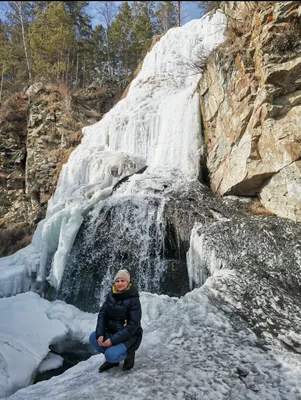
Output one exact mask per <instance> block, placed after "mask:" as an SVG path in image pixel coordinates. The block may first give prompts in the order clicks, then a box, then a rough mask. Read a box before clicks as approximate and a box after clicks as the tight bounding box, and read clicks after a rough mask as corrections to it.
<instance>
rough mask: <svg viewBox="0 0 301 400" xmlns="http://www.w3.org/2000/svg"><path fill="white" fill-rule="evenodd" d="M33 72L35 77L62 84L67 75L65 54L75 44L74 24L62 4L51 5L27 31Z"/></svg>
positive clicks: (52, 2) (36, 18) (40, 13)
mask: <svg viewBox="0 0 301 400" xmlns="http://www.w3.org/2000/svg"><path fill="white" fill-rule="evenodd" d="M29 41H30V48H31V51H32V65H33V71H34V73H35V75H36V76H37V77H47V76H48V77H50V78H51V79H56V80H61V79H65V78H66V74H67V72H68V54H69V53H70V49H71V48H72V47H73V46H74V44H75V32H74V28H73V21H72V18H71V17H70V15H69V14H68V13H67V12H66V11H65V7H64V2H62V1H59V2H54V1H50V2H48V3H47V6H46V8H45V10H44V11H39V12H38V13H37V14H36V17H35V20H34V21H33V22H32V24H31V26H30V29H29Z"/></svg>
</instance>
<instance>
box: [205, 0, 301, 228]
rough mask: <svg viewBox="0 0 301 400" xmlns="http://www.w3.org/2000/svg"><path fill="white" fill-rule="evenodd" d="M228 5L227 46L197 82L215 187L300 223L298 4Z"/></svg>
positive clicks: (300, 40)
mask: <svg viewBox="0 0 301 400" xmlns="http://www.w3.org/2000/svg"><path fill="white" fill-rule="evenodd" d="M228 3H229V4H228V5H227V7H228V8H226V10H225V13H226V14H228V15H231V18H229V26H228V29H227V35H228V40H227V41H226V42H225V43H224V44H223V46H222V47H220V48H219V49H217V50H216V51H215V52H214V53H212V55H211V56H210V58H209V59H208V62H207V65H206V69H205V71H204V74H203V77H202V79H201V81H200V94H201V110H202V115H203V122H204V137H205V144H206V151H207V168H208V170H209V175H210V184H211V188H212V189H213V191H214V192H217V193H218V194H220V195H226V194H235V195H241V196H259V197H260V199H261V202H262V204H263V205H264V206H265V207H266V209H268V210H270V211H272V212H274V213H275V214H277V215H279V216H282V217H286V218H290V219H292V220H294V221H300V220H301V196H300V195H299V193H300V190H301V189H300V180H301V175H300V158H301V131H300V126H299V125H300V124H299V115H300V113H301V90H300V89H301V80H300V72H301V57H300V48H301V23H300V15H301V6H300V3H299V2H297V1H290V2H276V3H275V2H274V4H271V2H261V3H263V4H260V5H259V6H256V5H255V4H253V2H228ZM235 3H236V4H235ZM238 3H239V5H237V4H238ZM247 3H248V4H247ZM259 3H260V2H259ZM251 6H252V7H253V9H252V10H250V7H251ZM230 13H231V14H230ZM250 16H253V18H252V19H251V17H250Z"/></svg>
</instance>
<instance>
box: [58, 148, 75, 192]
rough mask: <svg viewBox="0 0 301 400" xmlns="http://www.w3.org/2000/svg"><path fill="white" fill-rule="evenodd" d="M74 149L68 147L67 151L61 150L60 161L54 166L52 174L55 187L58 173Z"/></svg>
mask: <svg viewBox="0 0 301 400" xmlns="http://www.w3.org/2000/svg"><path fill="white" fill-rule="evenodd" d="M74 149H75V147H69V148H68V149H63V150H62V153H61V160H60V161H59V162H58V163H57V164H56V167H55V170H54V173H53V179H54V184H55V186H56V184H57V181H58V179H59V175H60V172H61V170H62V167H63V165H64V164H66V162H67V161H68V158H69V156H70V154H71V153H72V151H73V150H74Z"/></svg>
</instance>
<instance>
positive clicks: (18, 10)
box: [6, 1, 33, 80]
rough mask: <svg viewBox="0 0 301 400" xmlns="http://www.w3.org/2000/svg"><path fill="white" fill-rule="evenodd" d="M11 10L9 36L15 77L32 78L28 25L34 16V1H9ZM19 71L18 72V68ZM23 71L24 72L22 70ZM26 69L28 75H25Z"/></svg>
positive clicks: (8, 15) (8, 14)
mask: <svg viewBox="0 0 301 400" xmlns="http://www.w3.org/2000/svg"><path fill="white" fill-rule="evenodd" d="M8 7H9V10H8V12H7V13H6V18H7V20H8V21H9V22H8V23H9V37H10V43H11V56H12V59H13V64H15V68H14V75H15V77H16V78H17V77H19V76H23V79H25V80H27V79H29V80H31V79H32V70H31V61H30V54H29V49H28V27H29V23H30V21H31V19H32V17H33V3H32V2H31V1H9V2H8ZM18 69H19V71H18V72H17V71H16V70H18ZM21 71H22V72H21ZM24 71H26V72H27V76H24Z"/></svg>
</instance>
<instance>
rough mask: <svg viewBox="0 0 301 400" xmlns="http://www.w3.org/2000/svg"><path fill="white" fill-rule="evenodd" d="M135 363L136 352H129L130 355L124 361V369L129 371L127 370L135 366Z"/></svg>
mask: <svg viewBox="0 0 301 400" xmlns="http://www.w3.org/2000/svg"><path fill="white" fill-rule="evenodd" d="M134 364H135V352H133V353H129V355H128V356H127V358H126V359H125V361H124V364H123V370H124V371H127V370H129V369H131V368H133V366H134Z"/></svg>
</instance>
